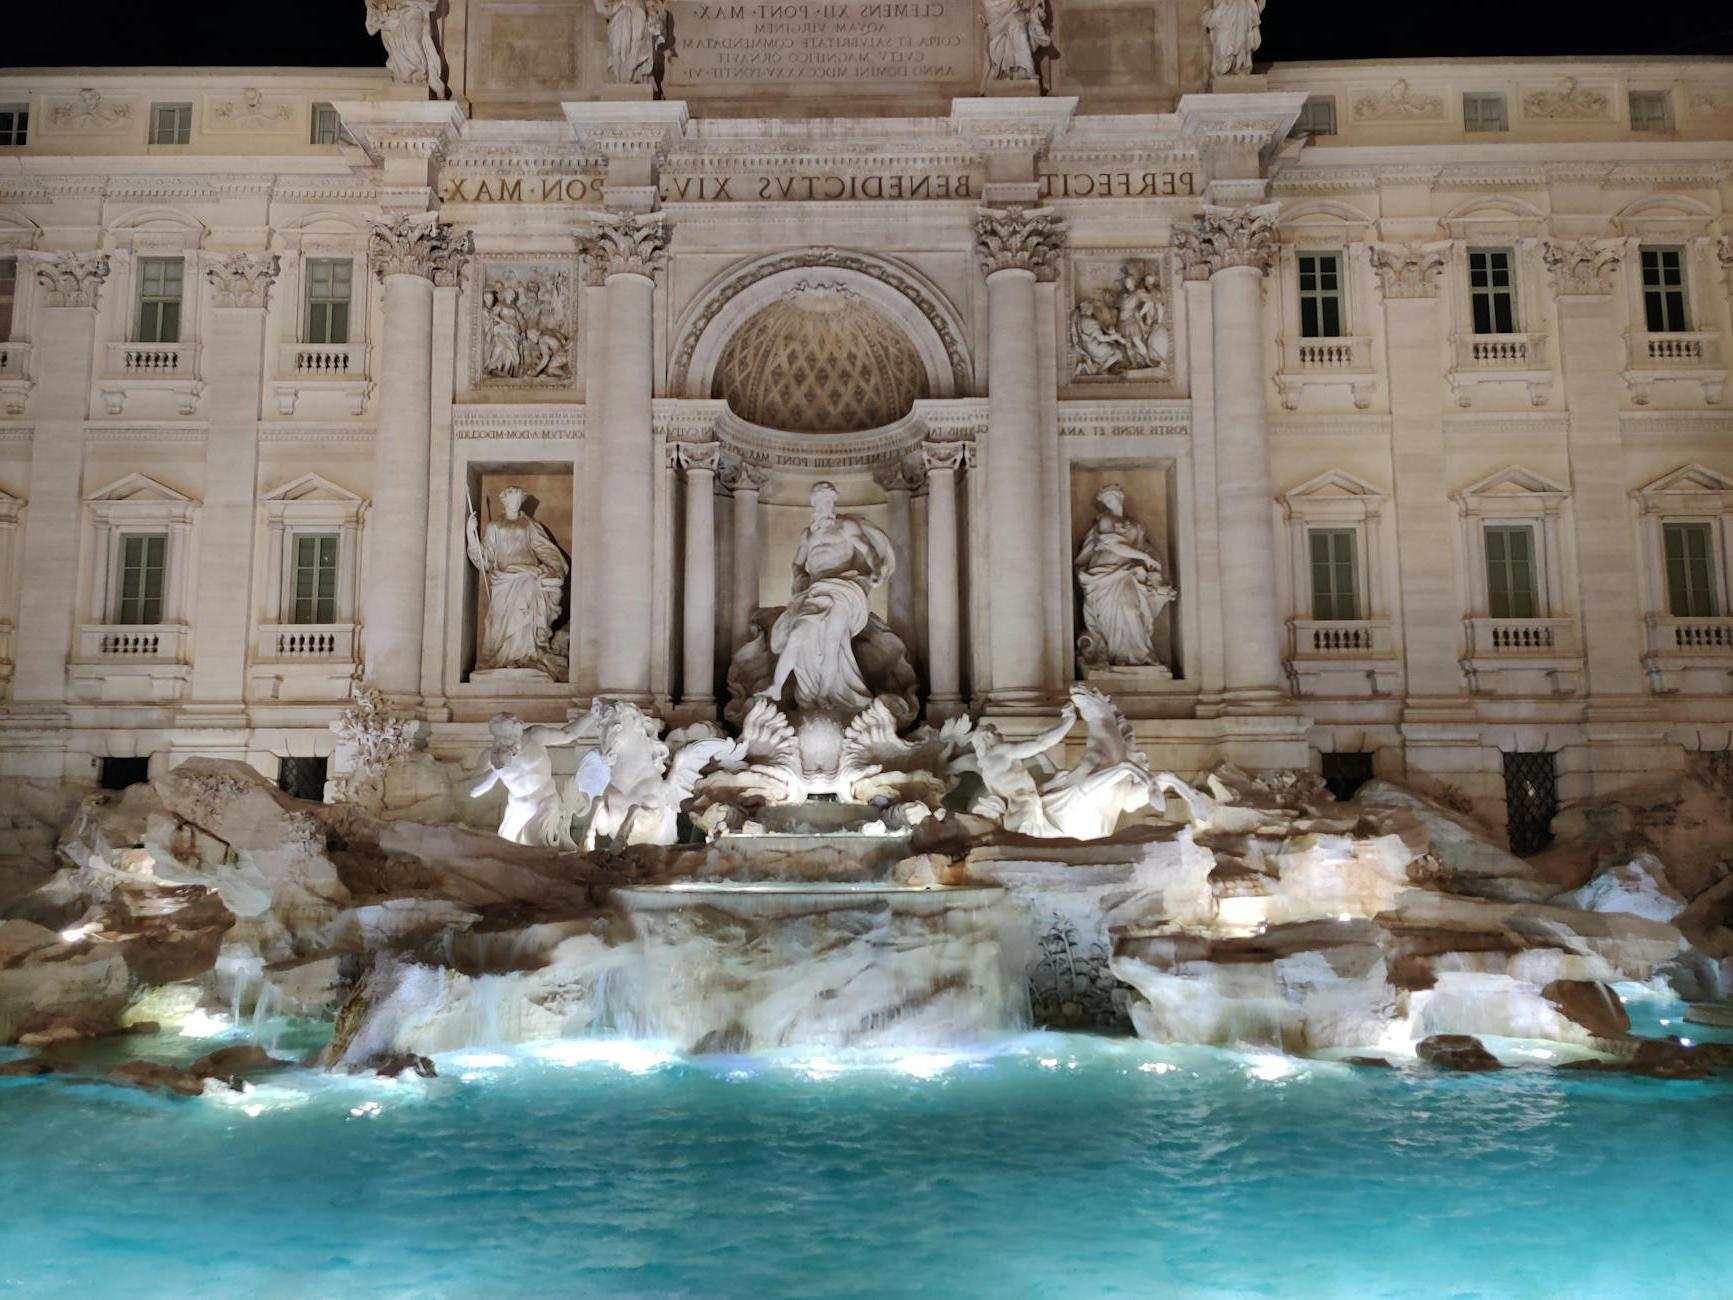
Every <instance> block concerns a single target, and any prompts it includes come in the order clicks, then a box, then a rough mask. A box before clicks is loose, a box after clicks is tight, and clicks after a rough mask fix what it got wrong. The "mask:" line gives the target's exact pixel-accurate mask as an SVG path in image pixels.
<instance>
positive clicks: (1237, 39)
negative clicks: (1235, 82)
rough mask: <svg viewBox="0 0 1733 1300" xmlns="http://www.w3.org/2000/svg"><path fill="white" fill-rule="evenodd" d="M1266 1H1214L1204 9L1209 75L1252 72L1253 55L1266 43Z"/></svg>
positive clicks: (1227, 75) (1237, 75) (1248, 73)
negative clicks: (1264, 27)
mask: <svg viewBox="0 0 1733 1300" xmlns="http://www.w3.org/2000/svg"><path fill="white" fill-rule="evenodd" d="M1263 21H1264V0H1214V3H1212V4H1211V5H1210V7H1209V8H1208V9H1206V10H1204V15H1203V30H1204V35H1206V36H1208V37H1209V44H1210V65H1209V70H1210V75H1211V76H1212V77H1244V76H1249V75H1250V74H1251V71H1252V55H1253V54H1254V53H1255V52H1256V51H1257V48H1258V46H1260V45H1262V44H1263V42H1264V37H1263Z"/></svg>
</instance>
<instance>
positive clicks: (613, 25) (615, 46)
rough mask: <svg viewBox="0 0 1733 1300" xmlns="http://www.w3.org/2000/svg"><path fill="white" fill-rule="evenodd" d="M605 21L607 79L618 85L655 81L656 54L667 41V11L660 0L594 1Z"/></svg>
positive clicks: (642, 83) (597, 10)
mask: <svg viewBox="0 0 1733 1300" xmlns="http://www.w3.org/2000/svg"><path fill="white" fill-rule="evenodd" d="M595 4H596V12H597V13H599V14H601V15H602V17H603V18H606V19H607V20H608V79H609V80H610V81H613V82H615V83H616V84H618V85H644V84H647V83H651V82H653V81H654V80H655V76H656V51H657V50H658V49H659V48H660V47H661V46H662V44H663V43H664V42H666V41H667V39H668V10H667V9H666V8H665V7H664V6H663V5H662V3H661V0H595Z"/></svg>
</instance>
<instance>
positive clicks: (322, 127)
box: [312, 104, 338, 144]
mask: <svg viewBox="0 0 1733 1300" xmlns="http://www.w3.org/2000/svg"><path fill="white" fill-rule="evenodd" d="M337 127H338V118H337V110H336V109H335V108H333V107H331V105H329V104H315V105H313V134H312V142H313V143H314V144H336V143H337Z"/></svg>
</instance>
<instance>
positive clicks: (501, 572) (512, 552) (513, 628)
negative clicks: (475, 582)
mask: <svg viewBox="0 0 1733 1300" xmlns="http://www.w3.org/2000/svg"><path fill="white" fill-rule="evenodd" d="M525 496H526V494H525V492H524V491H523V489H522V488H515V487H510V488H506V489H505V491H503V492H501V493H500V494H499V500H500V505H501V507H502V508H503V509H504V511H505V517H504V518H503V519H495V520H494V521H493V522H491V523H490V524H488V526H487V531H486V532H485V533H483V532H480V531H479V530H478V529H477V527H476V518H475V515H474V514H471V515H470V516H469V535H468V537H467V538H466V541H467V543H468V551H469V562H470V563H471V564H473V565H474V566H475V567H476V569H477V571H479V572H480V574H481V575H482V581H483V582H484V583H485V584H486V585H487V618H486V620H485V622H484V623H483V625H482V634H481V646H480V647H479V649H478V650H477V652H476V657H475V666H476V668H477V669H493V668H538V669H541V670H542V671H543V672H546V673H547V674H548V675H549V676H550V677H554V678H556V679H557V678H560V677H563V676H564V675H565V672H564V669H565V665H564V664H563V663H560V662H557V661H558V659H559V658H560V656H558V655H556V654H554V653H553V651H552V640H553V625H554V621H555V620H556V619H557V618H558V617H559V614H560V600H561V595H562V593H563V591H564V589H565V581H566V574H567V572H568V568H569V566H568V565H567V564H566V557H565V556H564V555H563V554H561V552H560V548H559V547H558V546H557V545H555V543H554V539H553V537H552V536H551V535H550V534H549V533H548V530H547V529H546V528H543V527H542V526H541V525H540V524H538V523H537V522H536V521H535V520H534V519H531V518H530V517H529V516H528V515H526V514H523V513H522V509H523V502H524V498H525Z"/></svg>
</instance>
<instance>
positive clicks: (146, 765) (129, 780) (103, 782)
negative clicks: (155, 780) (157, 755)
mask: <svg viewBox="0 0 1733 1300" xmlns="http://www.w3.org/2000/svg"><path fill="white" fill-rule="evenodd" d="M148 780H150V758H149V756H148V755H147V756H145V757H143V758H105V759H103V760H102V761H101V763H100V764H98V766H97V772H96V783H97V784H98V785H99V786H101V787H102V788H103V789H104V790H124V789H126V788H127V786H129V785H143V784H144V783H145V782H146V781H148Z"/></svg>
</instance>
